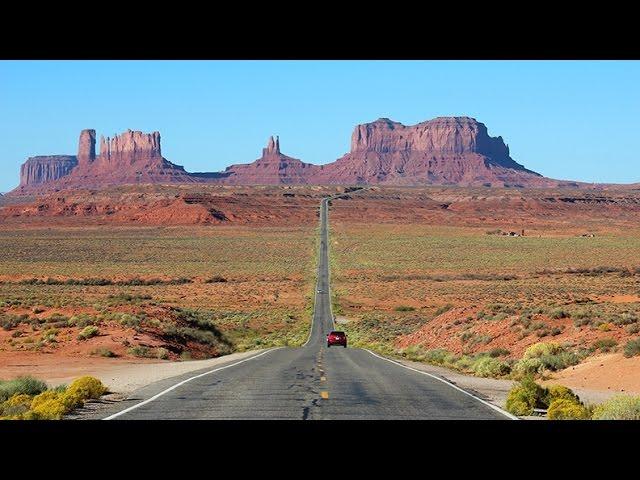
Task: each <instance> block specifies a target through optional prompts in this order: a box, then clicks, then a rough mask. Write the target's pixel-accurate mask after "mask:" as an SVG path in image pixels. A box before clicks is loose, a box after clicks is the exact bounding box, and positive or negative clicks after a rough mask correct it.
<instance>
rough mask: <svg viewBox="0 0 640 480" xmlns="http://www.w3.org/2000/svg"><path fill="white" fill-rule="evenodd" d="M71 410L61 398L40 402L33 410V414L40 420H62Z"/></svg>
mask: <svg viewBox="0 0 640 480" xmlns="http://www.w3.org/2000/svg"><path fill="white" fill-rule="evenodd" d="M68 411H69V408H68V407H67V406H66V405H65V403H64V402H63V401H62V400H61V399H60V398H51V399H48V400H44V401H42V402H39V403H38V404H37V405H36V406H35V407H32V408H31V412H32V413H33V415H34V416H35V418H36V419H38V420H60V419H61V418H62V416H63V415H64V414H65V413H67V412H68Z"/></svg>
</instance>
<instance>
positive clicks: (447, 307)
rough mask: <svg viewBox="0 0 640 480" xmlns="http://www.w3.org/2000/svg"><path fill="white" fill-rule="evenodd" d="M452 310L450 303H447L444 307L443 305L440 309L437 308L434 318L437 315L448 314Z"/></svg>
mask: <svg viewBox="0 0 640 480" xmlns="http://www.w3.org/2000/svg"><path fill="white" fill-rule="evenodd" d="M452 308H453V305H451V304H450V303H447V304H446V305H443V306H442V307H440V308H438V310H436V317H437V316H438V315H442V314H443V313H445V312H448V311H449V310H451V309H452Z"/></svg>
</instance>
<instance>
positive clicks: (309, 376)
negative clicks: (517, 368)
mask: <svg viewBox="0 0 640 480" xmlns="http://www.w3.org/2000/svg"><path fill="white" fill-rule="evenodd" d="M328 201H329V199H328V198H325V199H324V200H323V201H322V203H321V207H320V226H321V229H320V251H319V260H318V277H317V285H316V287H317V288H316V291H317V293H316V297H315V308H314V314H313V320H312V326H311V332H310V335H309V339H308V341H307V343H306V344H305V345H304V346H302V347H300V348H278V349H272V350H267V351H265V352H261V353H259V354H257V355H256V356H254V357H251V358H249V359H245V360H242V361H241V362H236V363H229V364H228V365H225V366H223V367H219V368H217V369H214V370H208V371H207V370H204V371H199V372H192V373H190V374H186V375H182V376H180V377H176V378H174V379H171V381H164V382H159V383H158V384H157V385H156V384H154V385H151V386H149V387H145V388H144V389H141V390H140V391H138V392H134V395H132V396H131V397H130V398H129V399H128V400H126V401H124V402H120V403H118V404H117V406H114V408H113V411H112V412H109V414H108V415H105V416H106V417H107V418H108V419H126V420H132V419H202V420H207V419H269V420H272V419H297V420H300V419H303V420H332V419H368V420H369V419H474V420H478V419H506V418H507V417H506V416H505V415H504V414H503V413H501V412H499V411H497V410H496V409H493V408H491V407H490V406H489V405H488V404H486V403H483V401H482V400H480V399H478V398H476V397H473V396H471V395H470V394H468V393H465V392H464V391H461V390H460V389H457V388H456V387H454V386H452V385H450V384H448V383H445V382H443V381H441V380H439V379H437V378H434V377H431V376H428V375H425V374H423V373H420V372H418V371H414V370H411V369H408V368H405V367H402V366H400V365H399V364H396V363H393V362H392V361H390V360H387V359H384V358H382V357H379V356H376V355H375V354H373V353H371V352H369V351H368V350H363V349H357V348H343V347H331V348H327V346H326V334H327V333H328V332H329V331H330V330H332V329H333V328H334V326H333V316H332V313H331V299H330V278H329V251H328V247H329V238H328Z"/></svg>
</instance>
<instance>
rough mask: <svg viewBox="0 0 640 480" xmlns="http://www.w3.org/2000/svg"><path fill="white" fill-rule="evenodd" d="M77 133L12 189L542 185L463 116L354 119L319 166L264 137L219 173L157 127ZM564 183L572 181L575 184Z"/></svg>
mask: <svg viewBox="0 0 640 480" xmlns="http://www.w3.org/2000/svg"><path fill="white" fill-rule="evenodd" d="M96 138H97V137H96V132H95V130H91V129H87V130H82V132H80V138H79V142H78V152H77V155H50V156H38V157H31V158H29V159H27V161H26V162H25V163H24V164H23V165H22V167H21V172H20V185H19V187H17V188H16V189H15V190H14V191H13V192H12V193H17V194H20V193H38V192H41V191H42V192H44V191H51V190H59V189H67V188H100V187H103V186H109V185H119V184H131V183H198V182H206V183H220V184H230V185H252V184H256V185H279V184H317V185H325V184H390V185H462V186H473V185H487V186H522V187H547V186H557V185H558V184H559V183H561V182H559V181H557V180H552V179H548V178H546V177H543V176H542V175H540V174H539V173H536V172H533V171H531V170H528V169H526V168H525V167H524V166H523V165H521V164H519V163H517V162H516V161H515V160H513V159H512V158H511V156H510V153H509V147H508V146H507V145H506V144H505V143H504V141H503V139H502V137H491V136H489V134H488V132H487V127H486V126H485V125H484V124H483V123H480V122H478V121H477V120H475V119H473V118H470V117H438V118H434V119H432V120H428V121H425V122H421V123H418V124H416V125H403V124H402V123H399V122H395V121H393V120H390V119H388V118H379V119H378V120H376V121H374V122H370V123H364V124H361V125H357V126H356V127H355V129H354V131H353V134H352V135H351V150H350V152H349V153H347V154H346V155H344V156H342V157H341V158H339V159H337V160H335V161H333V162H331V163H327V164H325V165H314V164H311V163H305V162H303V161H302V160H299V159H297V158H293V157H289V156H287V155H285V154H283V153H282V152H281V150H280V139H279V137H277V136H276V137H275V138H274V137H273V136H272V137H270V138H269V140H268V142H267V146H266V147H265V148H263V149H262V156H261V157H260V158H258V159H256V160H255V161H253V162H251V163H244V164H243V163H241V164H234V165H231V166H229V167H227V168H226V169H225V170H224V171H222V172H198V173H189V172H187V171H185V169H184V168H183V167H182V166H179V165H176V164H174V163H172V162H170V161H169V160H167V159H165V158H164V157H163V156H162V150H161V145H160V140H161V139H160V133H159V132H153V133H143V132H140V131H132V130H127V131H126V132H123V133H121V134H119V135H114V136H113V137H107V138H105V137H103V136H101V137H100V142H99V153H98V154H97V155H96V144H97V142H96ZM571 185H575V186H577V185H578V184H577V183H572V184H571Z"/></svg>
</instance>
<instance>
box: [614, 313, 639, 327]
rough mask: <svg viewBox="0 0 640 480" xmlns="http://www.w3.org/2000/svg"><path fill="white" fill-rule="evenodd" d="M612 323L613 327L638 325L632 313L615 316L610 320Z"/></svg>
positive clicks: (636, 318)
mask: <svg viewBox="0 0 640 480" xmlns="http://www.w3.org/2000/svg"><path fill="white" fill-rule="evenodd" d="M612 323H614V324H615V325H633V324H634V323H638V317H637V316H636V315H635V314H633V313H629V312H625V313H623V314H622V315H616V316H615V317H614V318H613V319H612Z"/></svg>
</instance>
